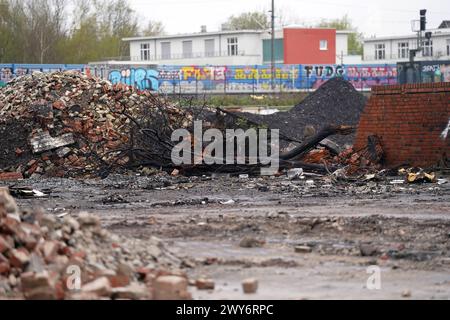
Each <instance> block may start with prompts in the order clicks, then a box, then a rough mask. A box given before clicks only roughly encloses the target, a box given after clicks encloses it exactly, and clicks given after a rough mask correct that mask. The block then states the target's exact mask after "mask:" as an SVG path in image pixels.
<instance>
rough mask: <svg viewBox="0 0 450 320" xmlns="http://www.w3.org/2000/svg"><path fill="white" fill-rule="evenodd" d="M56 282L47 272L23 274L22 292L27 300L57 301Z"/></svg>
mask: <svg viewBox="0 0 450 320" xmlns="http://www.w3.org/2000/svg"><path fill="white" fill-rule="evenodd" d="M56 280H57V279H56V277H51V276H50V274H49V273H48V272H47V271H44V272H41V273H34V272H27V273H23V274H22V276H21V284H22V292H23V294H24V296H25V298H26V299H28V300H56V299H58V294H57V289H56Z"/></svg>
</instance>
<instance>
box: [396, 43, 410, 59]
mask: <svg viewBox="0 0 450 320" xmlns="http://www.w3.org/2000/svg"><path fill="white" fill-rule="evenodd" d="M398 57H399V58H408V57H409V43H408V42H399V43H398Z"/></svg>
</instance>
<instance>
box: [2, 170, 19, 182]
mask: <svg viewBox="0 0 450 320" xmlns="http://www.w3.org/2000/svg"><path fill="white" fill-rule="evenodd" d="M20 179H23V175H22V173H20V172H3V173H0V181H11V180H20Z"/></svg>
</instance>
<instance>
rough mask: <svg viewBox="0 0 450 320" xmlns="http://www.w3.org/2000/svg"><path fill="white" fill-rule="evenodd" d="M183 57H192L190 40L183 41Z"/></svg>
mask: <svg viewBox="0 0 450 320" xmlns="http://www.w3.org/2000/svg"><path fill="white" fill-rule="evenodd" d="M183 58H192V41H183Z"/></svg>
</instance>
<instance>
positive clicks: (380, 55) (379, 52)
mask: <svg viewBox="0 0 450 320" xmlns="http://www.w3.org/2000/svg"><path fill="white" fill-rule="evenodd" d="M385 58H386V50H385V45H384V43H379V44H376V45H375V60H384V59H385Z"/></svg>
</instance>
